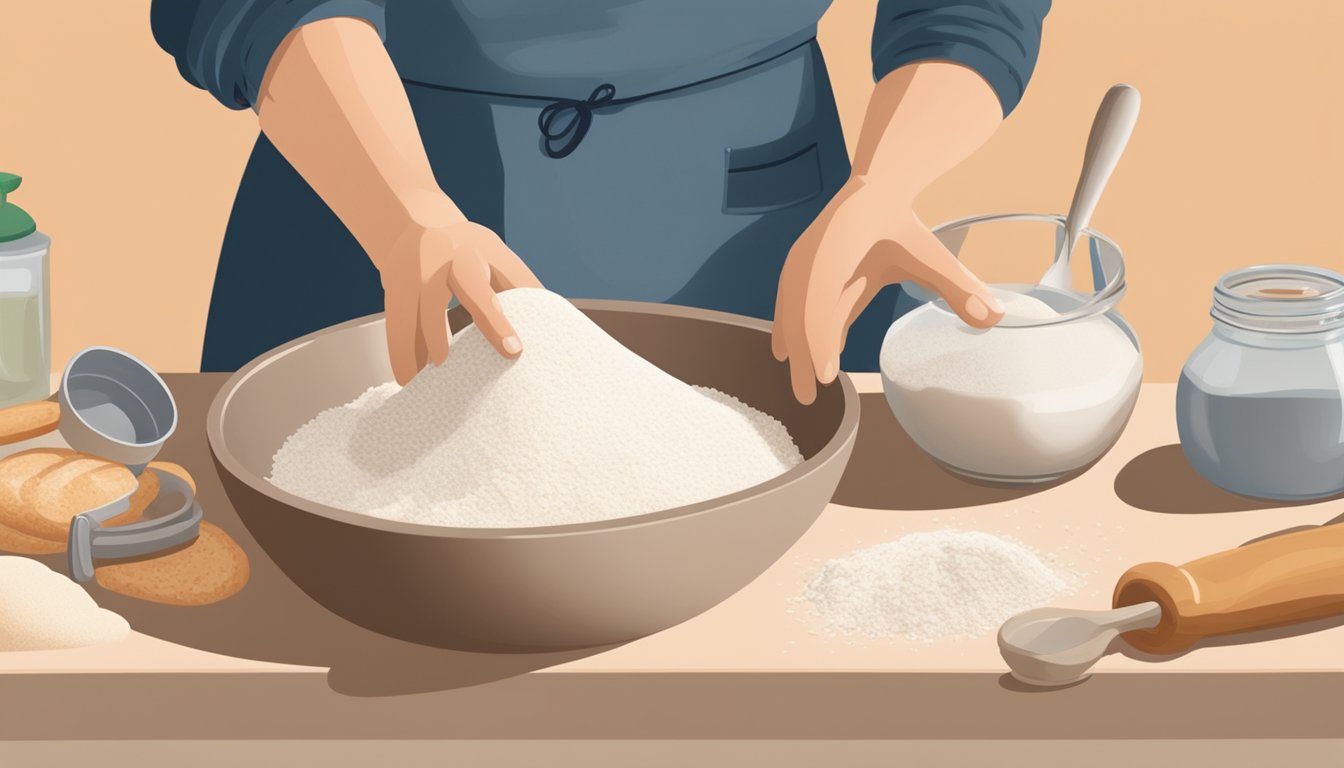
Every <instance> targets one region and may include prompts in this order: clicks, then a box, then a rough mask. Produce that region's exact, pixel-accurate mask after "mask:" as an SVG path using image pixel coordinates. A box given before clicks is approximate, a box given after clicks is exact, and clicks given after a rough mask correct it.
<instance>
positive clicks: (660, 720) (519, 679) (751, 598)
mask: <svg viewBox="0 0 1344 768" xmlns="http://www.w3.org/2000/svg"><path fill="white" fill-rule="evenodd" d="M165 378H166V380H167V381H168V383H169V385H170V387H171V388H172V389H173V391H174V394H175V395H176V397H177V399H178V404H179V407H180V409H181V411H182V419H181V425H180V427H179V430H178V432H177V433H176V434H175V435H174V436H173V438H172V439H171V440H170V441H169V443H168V445H167V446H166V447H165V449H164V451H163V454H162V458H163V459H166V460H171V461H177V462H179V463H181V464H183V465H185V466H186V467H187V468H188V469H189V470H190V471H191V472H192V473H193V474H194V475H195V476H196V478H197V482H198V486H199V496H200V499H201V502H202V506H203V507H204V509H205V511H206V519H208V520H211V521H213V522H215V523H216V524H218V525H220V526H221V527H223V528H225V529H226V530H228V531H229V532H230V533H231V534H233V535H234V537H235V538H237V539H238V540H239V542H240V543H241V544H242V545H243V546H244V547H245V548H247V550H248V552H249V554H250V555H251V557H252V565H253V575H252V581H251V582H250V583H249V585H248V587H247V588H246V589H245V590H244V591H243V592H242V593H240V594H239V595H237V596H235V597H234V598H232V599H230V600H227V601H225V602H222V603H219V604H217V605H214V606H205V607H201V608H173V607H168V606H158V605H152V604H148V603H143V602H139V601H134V600H130V599H127V598H123V597H120V596H118V595H113V594H109V593H106V592H104V591H102V590H101V589H100V588H98V587H97V586H96V585H94V586H91V587H90V592H91V594H93V596H94V597H95V599H96V600H98V602H99V603H100V604H101V605H103V606H105V607H108V608H110V609H112V610H115V611H117V612H119V613H121V614H122V615H124V616H126V617H127V619H128V620H129V621H130V622H131V625H132V627H133V628H134V629H135V630H137V631H136V632H134V633H133V634H132V635H131V637H129V638H128V639H127V640H126V641H124V642H122V643H118V644H115V645H108V646H100V647H93V648H81V649H71V650H65V651H43V652H24V653H8V654H0V685H3V686H4V687H3V690H4V692H5V693H4V699H5V700H6V701H10V702H13V701H25V702H27V704H26V705H25V707H23V708H17V709H20V710H21V711H7V712H6V716H5V717H4V718H0V738H25V739H39V738H69V737H70V736H71V735H72V734H73V733H77V734H78V735H79V737H80V738H89V739H94V738H132V737H135V736H136V735H137V734H138V735H139V737H145V736H146V735H147V734H148V735H155V734H160V735H161V734H171V737H172V738H212V737H219V736H221V735H223V736H225V737H227V738H281V737H284V738H431V737H432V738H455V737H456V738H520V737H523V738H704V739H714V738H798V739H802V738H826V739H840V738H849V739H867V738H914V739H1053V738H1070V739H1081V738H1095V739H1103V738H1149V739H1159V738H1178V737H1179V738H1232V737H1238V738H1291V737H1318V738H1319V737H1340V736H1344V725H1342V724H1341V721H1340V719H1339V718H1338V717H1337V714H1336V711H1337V705H1338V696H1339V692H1340V691H1341V690H1344V620H1341V621H1334V622H1326V623H1324V624H1316V625H1313V626H1311V627H1307V628H1298V629H1296V630H1289V631H1281V632H1276V633H1268V634H1264V635H1261V636H1259V637H1256V638H1254V639H1256V640H1258V641H1259V642H1254V643H1251V642H1244V641H1246V640H1249V639H1251V638H1237V639H1236V642H1231V641H1225V642H1218V643H1211V644H1206V645H1204V646H1201V647H1197V648H1196V649H1194V650H1192V651H1190V652H1187V653H1186V654H1184V655H1181V656H1179V657H1177V658H1172V659H1164V660H1160V661H1158V660H1154V659H1150V658H1145V657H1141V656H1139V655H1138V654H1135V653H1133V652H1129V653H1128V654H1127V653H1125V652H1116V653H1112V654H1111V655H1109V656H1107V657H1106V658H1104V659H1103V660H1102V661H1101V662H1100V663H1099V664H1098V665H1097V668H1096V674H1095V675H1094V676H1093V678H1092V679H1090V680H1088V681H1086V682H1084V683H1082V684H1080V685H1076V686H1074V687H1071V688H1067V689H1063V690H1056V691H1051V692H1032V691H1027V690H1023V689H1022V688H1021V687H1020V686H1018V685H1017V684H1015V683H1014V682H1013V681H1012V680H1011V679H1010V678H1007V676H1006V675H1005V674H1004V673H1005V671H1006V668H1005V666H1004V664H1003V662H1002V660H1001V659H1000V658H999V656H998V651H997V648H996V646H995V643H994V637H993V634H992V633H988V634H986V635H984V636H980V637H976V638H964V639H956V640H952V641H946V642H939V643H933V644H925V643H912V642H905V641H873V640H866V641H858V640H851V639H844V638H833V637H828V636H826V635H825V633H823V632H820V631H818V627H817V626H816V624H815V622H814V621H813V620H812V617H811V616H810V612H809V609H808V607H807V606H806V605H805V604H802V603H800V601H799V600H798V598H797V595H798V593H799V591H800V589H801V586H802V584H803V582H804V581H805V579H806V578H807V577H808V576H809V575H810V573H811V572H812V571H813V570H814V569H815V568H816V567H817V566H819V565H820V564H821V563H822V562H824V561H825V560H826V559H828V558H831V557H835V556H838V555H841V554H843V553H845V552H847V551H849V550H851V549H853V548H856V547H861V546H865V545H869V544H874V543H877V542H880V541H885V540H889V539H891V538H895V537H897V536H899V535H901V534H904V533H908V532H912V531H923V530H933V529H938V528H961V529H973V530H984V531H991V532H996V533H1003V534H1007V535H1010V536H1013V537H1015V538H1018V539H1020V540H1021V541H1023V542H1025V543H1027V544H1028V545H1030V546H1032V547H1034V548H1036V549H1038V550H1040V551H1042V552H1048V553H1054V554H1055V555H1056V556H1057V557H1058V560H1059V562H1061V563H1062V564H1064V565H1065V566H1067V567H1069V568H1071V569H1073V570H1075V571H1076V572H1078V573H1079V574H1081V575H1082V576H1083V577H1084V582H1085V583H1084V586H1083V587H1082V588H1081V589H1080V590H1079V591H1078V592H1077V593H1076V594H1074V595H1073V596H1071V597H1069V598H1067V599H1064V600H1061V601H1060V604H1063V605H1076V606H1082V607H1105V606H1106V604H1107V602H1108V599H1109V594H1110V590H1111V586H1112V585H1113V583H1114V581H1115V579H1116V577H1117V576H1119V574H1120V573H1121V572H1122V571H1123V570H1124V569H1125V568H1127V567H1128V566H1130V565H1132V564H1133V563H1136V562H1140V561H1145V560H1164V561H1169V562H1176V563H1179V562H1184V561H1186V560H1190V559H1193V558H1195V557H1198V556H1200V555H1203V554H1207V553H1210V552H1213V551H1216V550H1220V549H1224V548H1227V547H1232V546H1236V545H1239V544H1242V543H1244V542H1246V541H1249V540H1251V539H1254V538H1257V537H1260V536H1264V535H1267V534H1271V533H1273V532H1276V531H1282V530H1286V529H1291V528H1295V527H1299V526H1306V525H1319V524H1322V523H1326V522H1328V521H1331V520H1344V500H1339V499H1336V500H1332V501H1327V502H1323V503H1317V504H1309V505H1299V506H1274V505H1269V504H1266V503H1264V502H1255V501H1250V500H1246V499H1241V498H1239V497H1235V496H1231V495H1228V494H1224V493H1222V492H1220V491H1217V490H1216V489H1214V488H1212V487H1211V486H1209V485H1207V484H1206V483H1205V482H1204V481H1203V480H1201V479H1200V478H1199V477H1198V476H1196V475H1195V474H1194V473H1193V471H1192V470H1190V469H1189V467H1188V465H1187V464H1186V463H1185V461H1184V459H1183V457H1182V456H1181V453H1180V448H1179V446H1178V445H1177V444H1176V433H1175V425H1174V421H1173V417H1172V414H1173V409H1174V396H1175V387H1174V385H1168V384H1147V385H1144V388H1143V391H1142V394H1141V396H1140V398H1139V402H1138V406H1137V408H1136V410H1135V413H1134V417H1133V418H1132V420H1131V422H1130V425H1129V427H1128V429H1127V430H1126V432H1125V434H1124V435H1123V436H1122V438H1121V439H1120V441H1119V442H1118V443H1117V444H1116V446H1115V447H1114V448H1113V449H1112V450H1111V452H1110V453H1109V454H1108V455H1107V456H1106V457H1104V458H1103V459H1102V460H1101V461H1100V462H1098V463H1097V464H1096V465H1095V466H1093V467H1092V468H1091V469H1089V470H1088V471H1087V472H1086V473H1085V474H1083V475H1081V476H1079V477H1077V478H1074V479H1073V480H1071V481H1069V482H1067V483H1064V484H1061V485H1056V486H1052V487H1048V488H1043V489H1036V490H1028V491H1024V490H1009V489H995V488H989V487H984V486H979V485H973V484H969V483H966V482H963V481H961V480H958V479H957V478H955V477H953V476H951V475H948V474H947V473H945V472H943V471H942V470H940V469H938V468H937V467H936V466H935V465H933V464H932V463H931V462H930V461H929V460H928V459H927V458H925V457H924V456H923V455H922V454H920V452H919V451H918V450H917V449H916V448H914V446H913V445H911V444H910V442H909V441H908V439H907V438H905V436H904V435H903V433H902V432H901V431H900V429H899V427H898V426H897V425H896V423H895V420H894V419H893V418H892V417H891V414H890V412H889V411H888V410H887V408H886V404H885V402H884V401H883V399H882V395H881V385H880V382H879V380H878V379H877V377H876V375H874V374H860V375H856V376H855V377H854V378H855V381H856V383H857V384H858V385H859V389H860V392H862V393H864V394H863V396H862V397H863V419H862V426H861V429H860V435H859V440H858V445H857V446H856V449H855V454H854V457H853V459H852V460H851V463H850V466H849V470H848V472H847V474H846V476H845V479H844V481H843V482H842V483H841V487H840V489H839V491H838V492H837V494H836V496H835V499H834V502H833V503H832V504H831V505H830V506H829V507H828V508H827V510H826V511H825V513H824V514H823V515H822V516H821V518H820V520H819V521H818V522H817V523H816V525H814V526H813V528H812V529H811V531H809V532H808V534H807V535H806V536H805V537H804V538H803V539H802V540H801V541H799V542H798V544H797V545H796V546H795V547H794V548H793V549H792V550H790V552H789V553H787V554H786V555H785V556H784V557H783V558H782V559H781V560H780V561H779V562H778V563H776V564H775V566H774V567H772V568H771V569H770V570H768V571H767V572H766V573H765V574H763V575H762V576H761V577H760V578H759V579H757V580H756V581H755V582H753V583H752V584H751V585H750V586H748V587H747V588H745V589H743V590H742V591H741V592H739V593H738V594H736V595H734V596H733V597H732V598H730V599H729V600H727V601H725V602H724V603H722V604H721V605H719V606H717V607H715V608H714V609H712V610H710V611H708V612H706V613H705V614H703V615H701V616H699V617H697V618H695V619H693V620H691V621H688V622H686V623H684V624H682V625H680V626H677V627H673V628H672V629H669V630H666V631H664V632H661V633H659V634H657V635H654V636H651V637H648V638H644V639H642V640H638V641H635V642H632V643H628V644H626V645H623V646H620V647H616V648H610V649H603V650H600V651H584V652H569V653H557V654H504V655H486V654H471V653H460V652H453V651H443V650H438V649H430V648H425V647H422V646H416V645H413V644H408V643H403V642H400V641H396V640H392V639H390V638H386V637H383V636H381V635H377V634H375V633H372V632H368V631H366V630H363V629H360V628H359V627H356V626H354V625H352V624H349V623H348V622H345V621H344V620H342V619H339V618H337V617H336V616H334V615H332V614H330V613H328V612H327V611H326V610H325V609H322V608H321V607H319V606H317V605H316V604H315V603H313V602H312V601H311V600H309V599H308V598H307V597H306V595H304V594H303V593H302V592H301V591H300V590H299V589H298V588H296V587H295V586H294V585H293V584H292V583H291V582H289V580H288V579H287V578H286V577H285V576H284V575H283V574H282V573H280V572H279V570H278V569H277V568H276V567H275V566H274V564H272V563H271V562H270V560H269V559H267V558H266V556H265V554H264V553H263V552H262V551H261V550H260V549H259V548H258V546H257V545H256V543H255V542H254V541H253V540H252V538H251V537H250V536H249V535H248V533H247V531H246V529H245V528H244V527H243V526H242V525H241V523H240V522H239V520H238V518H237V516H236V514H235V513H234V512H233V510H232V508H231V507H230V506H229V504H228V501H227V499H226V498H225V496H224V494H223V491H222V488H221V486H220V484H219V480H218V478H217V476H216V475H215V472H214V466H213V463H212V461H211V459H210V455H209V448H208V446H207V444H206V440H205V428H204V422H205V412H206V410H207V409H208V407H209V403H210V400H211V399H212V397H213V395H214V393H215V392H216V391H217V389H218V388H219V387H220V386H221V385H222V383H223V381H224V379H225V377H224V376H223V375H217V374H176V375H169V376H166V377H165ZM57 441H58V438H55V437H52V436H49V437H47V438H44V439H43V440H42V441H32V442H30V443H28V444H23V445H21V446H17V448H22V447H28V446H29V445H32V444H40V442H47V443H48V444H51V443H55V442H57ZM14 448H16V447H10V449H11V450H12V449H14ZM41 559H43V560H44V561H45V562H47V563H48V564H50V565H52V566H53V567H56V568H63V565H62V559H61V557H59V556H57V557H52V558H41ZM1305 630H1312V631H1305ZM1117 646H1123V644H1117ZM1123 650H1124V649H1123V648H1122V651H1123ZM20 696H21V697H23V698H15V697H20ZM128 702H134V703H135V706H127V703H128ZM146 708H150V709H152V710H153V715H152V717H151V716H147V715H146ZM6 709H7V710H13V709H16V708H13V707H6Z"/></svg>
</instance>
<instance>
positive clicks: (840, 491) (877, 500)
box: [831, 392, 1070, 510]
mask: <svg viewBox="0 0 1344 768" xmlns="http://www.w3.org/2000/svg"><path fill="white" fill-rule="evenodd" d="M859 412H860V413H861V414H863V416H862V418H861V419H860V420H859V434H858V438H857V439H856V441H855V443H854V452H853V454H851V456H850V459H849V464H848V465H846V467H845V474H844V476H843V477H841V478H840V486H839V487H838V488H837V489H836V491H835V495H834V496H833V497H831V501H833V502H834V503H836V504H844V505H845V506H847V507H864V508H866V509H888V510H918V509H958V508H961V507H973V506H978V505H981V504H994V503H997V502H1001V501H1011V500H1013V499H1020V498H1022V497H1024V496H1030V495H1032V494H1036V493H1040V492H1042V491H1045V490H1048V489H1050V488H1053V487H1054V486H1056V485H1059V484H1060V482H1063V481H1064V480H1067V479H1070V478H1064V480H1061V481H1056V482H1054V483H1041V484H1039V485H1031V486H1004V485H993V484H990V483H984V484H981V483H976V482H973V481H971V480H968V479H965V478H962V477H960V476H958V475H954V474H952V473H951V472H948V471H947V470H945V469H943V468H942V467H941V466H939V465H938V463H937V462H935V461H934V460H933V459H931V458H929V456H928V454H926V453H924V451H923V450H921V449H920V447H919V446H917V445H915V443H914V441H913V440H911V439H910V436H909V435H907V434H906V433H905V430H904V429H901V425H900V422H898V421H896V417H895V416H894V415H893V414H892V412H891V408H890V407H888V406H887V400H886V396H885V395H883V394H882V393H881V392H870V393H866V394H861V395H859Z"/></svg>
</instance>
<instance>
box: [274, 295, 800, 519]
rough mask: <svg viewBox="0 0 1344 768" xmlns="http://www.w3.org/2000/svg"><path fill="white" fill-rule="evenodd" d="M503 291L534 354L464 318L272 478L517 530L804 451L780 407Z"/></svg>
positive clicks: (670, 501) (320, 431) (374, 509)
mask: <svg viewBox="0 0 1344 768" xmlns="http://www.w3.org/2000/svg"><path fill="white" fill-rule="evenodd" d="M499 298H500V302H501V303H502V305H503V308H504V311H505V313H507V315H508V317H509V319H510V320H511V321H512V322H513V324H514V327H515V328H516V329H517V331H518V335H519V337H520V338H521V339H522V340H523V345H524V352H523V354H522V356H521V357H519V358H518V359H517V360H513V361H510V360H507V359H505V358H503V357H502V356H500V355H499V354H498V353H496V352H495V350H494V349H493V348H492V347H491V346H490V345H489V343H488V342H487V341H486V339H485V337H484V336H482V335H481V333H480V332H479V331H478V330H477V328H476V326H474V325H471V326H467V327H466V328H464V329H463V330H461V331H459V332H458V333H457V334H455V335H454V336H453V341H452V349H451V352H450V353H449V355H448V361H447V362H446V363H445V364H444V365H442V366H439V367H430V368H428V369H426V370H425V371H423V372H421V373H420V375H418V376H417V377H416V378H415V379H413V380H412V381H411V382H410V383H409V384H408V385H407V386H406V387H404V388H400V387H398V386H397V385H396V384H395V383H389V384H384V385H381V386H378V387H374V388H372V389H370V390H368V391H367V392H365V393H364V394H363V395H361V396H360V397H358V398H356V399H355V400H354V401H353V402H351V403H348V404H346V405H343V406H338V407H336V408H331V409H329V410H326V411H323V412H322V413H320V414H319V415H318V416H317V417H316V418H314V419H313V420H312V421H310V422H308V423H307V424H305V425H304V426H303V427H301V428H300V429H299V430H298V431H297V432H296V433H295V434H293V435H292V436H290V438H289V439H288V440H286V441H285V443H284V445H283V446H282V447H281V448H280V450H279V451H278V452H277V453H276V455H275V457H274V459H273V463H272V467H271V475H270V478H269V479H270V481H271V482H273V483H274V484H275V485H276V486H277V487H279V488H282V489H284V490H286V491H288V492H290V493H293V494H295V495H297V496H300V497H303V498H306V499H310V500H312V501H316V502H319V503H322V504H326V505H328V506H333V507H338V508H342V509H346V510H350V511H353V512H359V513H363V514H368V515H372V516H375V517H381V518H387V519H394V520H403V521H410V522H417V523H427V524H432V525H444V526H453V527H468V528H516V527H530V526H544V525H562V524H570V523H582V522H590V521H596V520H609V519H613V518H619V517H628V516H633V515H640V514H646V513H650V512H656V511H659V510H662V509H669V508H672V507H677V506H681V505H684V504H690V503H694V502H697V501H702V500H705V499H711V498H715V497H718V496H724V495H727V494H731V493H734V492H736V491H740V490H743V489H745V488H749V487H751V486H753V485H757V484H759V483H762V482H764V481H766V480H769V479H771V478H773V477H776V476H778V475H780V474H782V473H784V472H785V471H786V470H788V469H790V468H791V467H793V466H795V465H797V464H798V463H800V462H801V461H802V455H801V454H800V453H799V451H798V448H797V447H796V446H795V445H794V443H793V441H792V440H791V439H790V437H789V434H788V432H787V431H786V430H785V428H784V426H783V425H782V424H780V423H779V422H778V421H777V420H775V419H774V418H772V417H770V416H768V415H766V414H764V413H761V412H759V411H757V410H755V409H753V408H750V407H748V406H747V405H745V404H743V403H741V402H740V401H738V400H736V399H735V398H733V397H731V396H729V395H726V394H724V393H721V392H717V391H714V390H711V389H705V388H700V387H692V386H689V385H687V384H685V383H683V382H681V381H679V380H678V379H676V378H674V377H672V376H671V375H669V374H667V373H665V372H663V371H662V370H660V369H659V368H657V367H656V366H654V365H653V364H651V363H649V362H648V361H646V360H644V359H643V358H641V357H639V356H638V355H636V354H635V353H633V352H631V351H630V350H628V349H626V348H625V347H623V346H621V345H620V344H619V343H618V342H617V341H616V340H615V339H613V338H611V337H610V336H608V335H607V334H606V333H604V332H603V331H602V330H601V329H600V328H599V327H598V326H597V325H596V324H594V323H593V322H592V321H591V320H589V319H588V318H587V317H586V316H585V315H584V314H583V313H581V312H580V311H579V310H578V309H576V308H575V307H574V306H573V305H572V304H570V303H569V302H568V301H566V300H565V299H563V298H561V297H560V296H558V295H556V294H553V293H550V292H548V291H545V290H541V289H515V290H511V291H506V292H504V293H501V294H500V297H499Z"/></svg>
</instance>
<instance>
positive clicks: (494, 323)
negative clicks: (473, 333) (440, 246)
mask: <svg viewBox="0 0 1344 768" xmlns="http://www.w3.org/2000/svg"><path fill="white" fill-rule="evenodd" d="M490 278H491V270H490V266H489V265H488V264H487V263H486V262H485V260H484V259H479V258H459V259H455V260H454V261H453V264H452V267H451V268H450V269H449V271H448V284H449V287H450V288H451V289H452V290H453V292H454V293H456V294H457V300H458V301H460V302H462V306H464V307H466V308H467V311H468V312H470V313H471V318H472V320H473V321H474V322H475V323H476V326H477V327H478V328H480V329H481V333H482V334H483V335H484V336H485V338H486V340H488V341H489V342H490V344H491V345H492V346H493V347H494V348H495V349H496V350H497V351H498V352H499V353H500V354H501V355H503V356H505V357H508V358H515V357H518V355H520V354H522V351H523V344H522V342H521V341H519V339H518V332H517V331H515V330H514V329H513V324H512V323H510V322H509V319H508V318H507V317H505V316H504V308H503V307H502V306H500V303H499V296H498V295H496V294H495V291H494V288H492V287H491V285H490Z"/></svg>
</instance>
